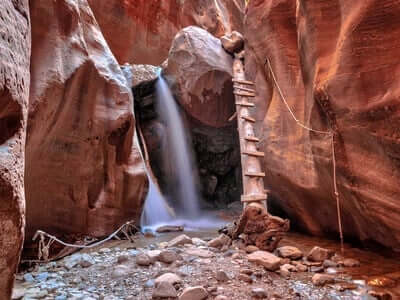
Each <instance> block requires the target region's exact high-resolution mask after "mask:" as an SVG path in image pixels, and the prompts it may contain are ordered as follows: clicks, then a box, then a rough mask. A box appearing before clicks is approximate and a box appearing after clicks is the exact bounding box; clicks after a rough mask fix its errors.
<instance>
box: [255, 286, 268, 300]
mask: <svg viewBox="0 0 400 300" xmlns="http://www.w3.org/2000/svg"><path fill="white" fill-rule="evenodd" d="M251 295H252V296H253V297H255V298H258V299H264V298H267V297H268V294H267V292H266V291H265V290H264V289H263V288H254V289H252V290H251Z"/></svg>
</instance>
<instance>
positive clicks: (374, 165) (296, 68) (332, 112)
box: [244, 0, 400, 247]
mask: <svg viewBox="0 0 400 300" xmlns="http://www.w3.org/2000/svg"><path fill="white" fill-rule="evenodd" d="M399 25H400V6H399V5H398V2H397V1H393V0H366V1H324V0H315V1H289V0H252V1H250V4H249V6H248V8H247V14H246V19H245V25H244V26H245V30H244V36H245V38H246V40H247V44H246V47H247V53H246V70H247V78H248V79H252V80H254V81H255V83H256V86H257V93H258V97H257V99H256V102H257V108H258V110H257V111H256V112H255V114H256V118H257V120H258V122H257V124H258V132H259V136H261V138H262V140H261V143H260V144H259V146H260V148H261V150H263V151H265V154H266V156H265V160H264V164H265V170H266V172H267V176H266V185H267V187H268V188H270V189H271V191H272V193H273V195H274V196H275V201H274V200H270V203H272V204H276V205H279V206H280V207H281V208H283V209H284V210H285V211H286V212H287V213H288V214H289V216H290V218H291V220H293V221H295V223H297V224H298V225H300V226H301V227H303V228H305V229H307V230H309V231H310V232H313V233H316V234H321V233H323V232H326V231H329V232H332V231H337V230H338V224H337V215H336V201H335V197H334V195H333V175H332V174H333V171H332V149H331V138H330V137H329V136H327V135H323V134H318V133H313V132H309V131H307V130H305V129H303V128H301V127H300V126H298V125H297V124H296V122H295V121H294V120H293V118H292V116H291V115H290V114H289V112H288V110H287V108H286V107H285V105H284V104H283V102H282V100H281V98H280V96H279V94H278V90H277V87H276V85H274V83H273V80H272V76H271V74H270V71H269V69H268V67H267V66H268V64H267V63H266V60H267V58H269V59H270V61H271V65H272V69H273V71H274V73H275V76H276V78H277V81H278V84H279V86H280V88H281V89H282V92H283V94H284V95H285V97H286V99H287V102H288V104H289V106H290V107H291V109H292V110H293V111H294V113H295V115H296V117H297V118H298V119H299V120H300V122H302V123H303V124H305V125H306V126H309V127H312V128H314V129H318V130H323V131H326V130H330V128H334V129H335V130H336V132H337V135H336V138H335V145H334V148H335V152H336V158H337V181H338V189H339V193H340V199H341V210H342V219H343V230H344V232H345V233H346V234H347V235H349V236H356V237H359V238H361V239H362V240H369V239H372V240H374V241H377V242H379V243H382V244H384V245H386V246H389V247H399V245H400V205H399V195H400V185H399V175H400V132H399V128H400V121H399V116H400V110H399V96H400V89H399V87H398V80H397V78H398V77H399V75H400V74H399V73H400V68H399V59H398V57H397V56H398V53H399V50H400V26H399Z"/></svg>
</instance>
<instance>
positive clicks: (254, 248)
mask: <svg viewBox="0 0 400 300" xmlns="http://www.w3.org/2000/svg"><path fill="white" fill-rule="evenodd" d="M258 250H260V249H259V248H258V247H256V246H253V245H248V246H246V248H245V249H244V251H246V252H247V253H253V252H256V251H258Z"/></svg>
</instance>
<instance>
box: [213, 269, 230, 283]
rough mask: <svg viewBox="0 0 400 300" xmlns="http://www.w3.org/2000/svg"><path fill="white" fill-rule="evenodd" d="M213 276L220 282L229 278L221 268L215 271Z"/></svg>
mask: <svg viewBox="0 0 400 300" xmlns="http://www.w3.org/2000/svg"><path fill="white" fill-rule="evenodd" d="M215 278H216V279H217V280H218V281H220V282H226V281H229V280H230V278H229V276H228V274H226V272H225V271H222V270H220V271H217V273H216V274H215Z"/></svg>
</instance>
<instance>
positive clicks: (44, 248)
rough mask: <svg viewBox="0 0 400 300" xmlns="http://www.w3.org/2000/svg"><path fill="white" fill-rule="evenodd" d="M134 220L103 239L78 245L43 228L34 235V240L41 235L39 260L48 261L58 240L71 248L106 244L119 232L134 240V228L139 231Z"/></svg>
mask: <svg viewBox="0 0 400 300" xmlns="http://www.w3.org/2000/svg"><path fill="white" fill-rule="evenodd" d="M134 223H135V222H134V221H129V222H126V223H125V224H123V225H121V226H120V227H119V228H118V229H117V230H116V231H114V232H113V233H111V234H110V235H109V236H108V237H106V238H105V239H103V240H100V241H97V242H95V243H93V244H91V245H76V244H70V243H66V242H64V241H62V240H60V239H58V238H57V237H55V236H54V235H51V234H48V233H46V232H44V231H42V230H38V231H36V233H35V235H34V236H33V238H32V240H33V241H35V240H36V239H37V238H38V236H39V237H40V240H39V248H38V260H39V261H42V260H43V261H48V259H49V254H50V246H51V245H52V244H53V243H54V242H57V243H59V244H61V245H63V246H66V247H71V248H79V249H87V248H93V247H96V246H99V245H102V244H104V243H105V242H107V241H109V240H111V239H112V238H114V237H117V234H118V233H120V232H122V233H123V234H124V235H125V237H126V238H127V239H128V240H129V241H130V242H133V239H132V235H133V230H136V231H139V230H138V229H137V227H136V226H135V225H134ZM46 238H48V239H49V240H48V242H47V243H46V242H45V239H46Z"/></svg>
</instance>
